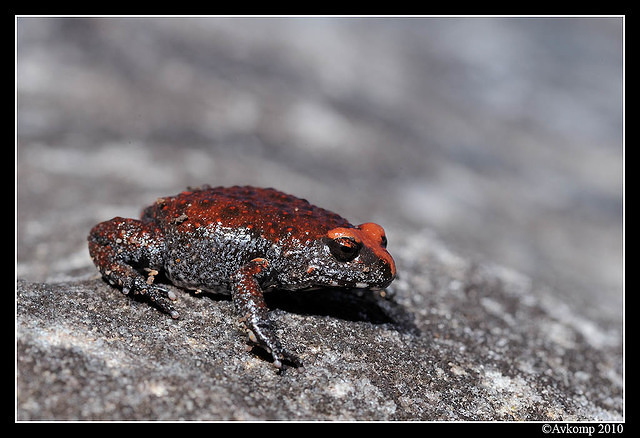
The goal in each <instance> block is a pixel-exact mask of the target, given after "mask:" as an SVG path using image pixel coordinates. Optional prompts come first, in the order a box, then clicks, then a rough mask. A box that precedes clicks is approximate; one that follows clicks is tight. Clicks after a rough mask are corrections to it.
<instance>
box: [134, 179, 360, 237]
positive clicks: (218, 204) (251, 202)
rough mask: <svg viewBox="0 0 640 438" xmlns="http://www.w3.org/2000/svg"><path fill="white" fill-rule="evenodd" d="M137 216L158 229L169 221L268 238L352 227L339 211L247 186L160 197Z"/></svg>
mask: <svg viewBox="0 0 640 438" xmlns="http://www.w3.org/2000/svg"><path fill="white" fill-rule="evenodd" d="M142 220H143V222H154V223H155V224H156V226H159V227H163V226H166V225H167V224H174V225H177V226H178V227H179V228H183V229H185V231H186V230H187V229H189V228H191V229H193V228H199V227H202V226H206V227H211V226H217V227H224V228H229V229H232V230H233V229H241V228H242V229H248V230H250V232H251V233H252V234H256V235H260V236H262V237H264V238H266V239H268V240H272V241H278V240H280V239H283V238H285V237H293V238H295V239H298V240H300V241H309V240H315V239H317V238H319V237H322V236H324V235H325V234H326V233H327V231H328V230H330V229H333V228H336V227H352V225H351V224H350V223H349V222H348V221H347V220H346V219H344V218H342V217H341V216H340V215H338V214H336V213H333V212H331V211H328V210H325V209H323V208H319V207H316V206H314V205H311V204H310V203H309V202H308V201H307V200H305V199H300V198H297V197H295V196H292V195H288V194H286V193H283V192H280V191H278V190H275V189H271V188H266V189H263V188H257V187H251V186H244V187H240V186H234V187H213V188H210V187H204V188H201V189H193V190H188V191H184V192H182V193H180V194H178V195H176V196H172V197H166V198H159V199H158V200H157V201H156V203H155V204H153V205H151V206H149V207H147V208H146V209H145V210H144V212H143V215H142Z"/></svg>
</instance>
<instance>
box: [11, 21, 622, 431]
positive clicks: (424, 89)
mask: <svg viewBox="0 0 640 438" xmlns="http://www.w3.org/2000/svg"><path fill="white" fill-rule="evenodd" d="M17 42H18V58H17V59H18V76H17V79H18V89H17V92H18V94H17V96H18V143H17V154H18V156H17V158H18V159H17V201H18V209H17V225H18V229H17V249H18V253H17V277H18V278H17V282H16V339H17V365H16V371H17V373H16V375H17V392H16V396H17V411H16V419H17V420H43V419H45V420H78V419H81V420H89V419H100V420H141V419H144V420H180V419H185V420H227V419H229V420H231V419H234V420H241V419H242V420H276V419H278V420H522V419H524V420H562V421H566V420H621V419H624V412H623V396H622V393H623V378H622V376H623V343H622V331H623V326H622V321H623V319H622V305H623V304H622V303H623V292H622V283H623V282H622V280H623V272H622V266H623V258H622V229H621V223H622V147H621V144H622V133H621V122H622V113H621V103H622V94H621V75H622V66H621V60H622V56H621V53H622V52H621V50H622V35H621V19H617V18H606V19H599V18H597V19H531V20H529V19H137V18H136V19H133V18H131V19H116V18H110V19H95V18H94V19H61V18H26V17H25V18H19V19H18V20H17ZM205 183H207V184H212V185H232V184H254V185H259V186H273V187H276V188H278V189H281V190H283V191H287V192H290V193H293V194H295V195H298V196H302V197H305V198H307V199H309V201H311V202H312V203H315V204H317V205H320V206H322V207H325V208H329V209H332V210H334V211H336V212H338V213H340V214H342V215H344V216H345V217H347V218H348V219H349V220H351V221H352V222H355V223H359V222H365V221H375V222H378V223H380V224H382V225H383V226H384V227H385V229H386V231H387V235H388V237H389V250H390V251H391V253H392V254H393V255H394V257H395V259H396V262H397V265H398V270H399V273H400V277H399V278H398V279H397V280H396V281H395V282H394V283H393V285H392V287H391V288H390V290H389V293H390V295H392V297H391V298H389V297H381V296H379V295H376V294H374V293H367V292H363V291H352V292H342V293H339V292H335V291H314V292H307V293H303V294H292V293H284V292H274V293H273V294H271V295H270V296H269V297H268V303H269V305H270V307H271V309H272V310H273V311H272V316H273V319H274V320H275V322H276V324H277V326H278V332H279V335H280V337H281V339H282V340H283V343H284V344H285V345H286V346H287V347H289V348H290V349H291V350H292V351H293V352H295V353H297V354H298V355H299V356H300V357H301V358H302V359H303V360H304V362H305V365H306V366H305V367H304V368H302V369H299V370H295V369H288V370H286V371H285V372H283V373H280V374H278V373H277V372H276V371H275V369H274V368H273V367H272V366H271V365H270V364H269V363H268V361H266V360H265V359H264V357H263V356H262V355H260V354H259V352H255V351H253V352H247V351H246V349H245V346H246V343H245V338H244V335H243V334H242V332H241V330H240V324H239V323H238V321H237V320H236V318H235V317H234V315H233V309H232V304H231V302H230V301H229V300H228V299H225V298H221V297H217V296H212V295H202V296H200V295H193V294H190V293H188V292H184V291H179V290H178V289H177V288H174V289H175V290H176V293H177V294H178V296H179V300H178V302H177V303H176V306H177V307H178V310H179V311H180V314H181V316H182V317H181V319H180V320H172V319H171V318H169V317H168V316H167V315H164V314H162V313H160V312H159V311H157V310H156V309H155V308H153V307H150V306H149V305H147V303H146V302H143V301H136V300H131V299H129V298H127V297H124V296H122V295H121V294H120V293H119V292H118V291H117V290H115V289H113V288H112V287H110V286H109V285H107V284H106V283H105V282H104V281H102V279H100V278H99V276H98V274H97V271H96V270H95V268H94V267H93V266H92V264H91V260H90V259H89V256H88V252H87V248H86V235H87V233H88V230H89V229H90V228H91V226H92V225H94V224H95V223H97V222H99V221H102V220H105V219H109V218H111V217H113V216H116V215H118V216H129V217H135V216H138V215H139V213H140V210H141V208H142V207H144V206H145V205H147V204H149V203H150V202H152V201H153V200H155V199H156V198H157V197H159V196H163V195H169V194H175V193H178V192H179V191H180V190H182V189H183V188H184V187H186V186H188V185H201V184H205Z"/></svg>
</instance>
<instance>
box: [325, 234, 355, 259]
mask: <svg viewBox="0 0 640 438" xmlns="http://www.w3.org/2000/svg"><path fill="white" fill-rule="evenodd" d="M327 244H328V245H329V249H330V250H331V254H333V256H334V257H335V258H336V259H338V260H339V261H341V262H350V261H351V260H353V259H355V258H356V257H357V256H358V253H359V252H360V248H361V246H362V245H361V244H360V243H358V242H356V241H355V240H353V239H350V238H348V237H339V238H337V239H332V240H329V241H328V242H327Z"/></svg>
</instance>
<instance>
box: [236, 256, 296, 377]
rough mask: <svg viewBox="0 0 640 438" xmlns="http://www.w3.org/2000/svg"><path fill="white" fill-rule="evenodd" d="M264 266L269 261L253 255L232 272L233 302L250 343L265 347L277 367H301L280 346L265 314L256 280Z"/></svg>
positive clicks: (262, 273) (291, 355) (261, 273)
mask: <svg viewBox="0 0 640 438" xmlns="http://www.w3.org/2000/svg"><path fill="white" fill-rule="evenodd" d="M267 266H268V262H267V261H266V260H265V259H262V258H256V259H253V260H251V261H250V262H249V263H247V264H246V265H244V266H243V267H242V268H240V269H239V270H238V271H237V272H236V273H235V274H234V275H233V277H232V283H231V296H232V299H233V304H234V306H235V308H236V312H237V313H238V315H239V316H240V319H241V320H242V321H243V322H244V325H245V326H246V328H247V331H248V333H249V339H250V340H251V342H253V343H254V344H257V345H259V346H260V347H262V348H265V349H266V350H268V351H269V353H271V356H272V357H273V364H274V365H275V366H276V367H278V368H281V367H282V366H283V362H287V363H290V364H292V365H293V366H295V367H299V366H302V362H301V361H300V359H298V358H297V357H296V356H295V355H293V354H291V353H289V352H288V351H286V350H285V349H284V348H282V345H280V341H278V338H277V337H276V335H275V333H274V330H273V326H272V323H271V321H270V320H269V317H268V314H267V311H268V309H267V305H266V304H265V302H264V297H263V296H262V289H261V288H260V284H259V283H258V278H260V277H261V276H262V275H264V271H265V269H266V268H267Z"/></svg>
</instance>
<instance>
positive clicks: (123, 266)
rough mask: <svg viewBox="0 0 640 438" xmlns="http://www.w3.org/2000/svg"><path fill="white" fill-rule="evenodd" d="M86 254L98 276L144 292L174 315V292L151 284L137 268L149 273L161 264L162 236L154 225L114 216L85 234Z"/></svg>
mask: <svg viewBox="0 0 640 438" xmlns="http://www.w3.org/2000/svg"><path fill="white" fill-rule="evenodd" d="M88 241H89V254H90V255H91V259H92V260H93V263H94V264H95V265H96V267H97V268H98V270H99V271H100V273H101V274H102V276H103V277H104V278H105V279H106V280H107V281H109V283H111V284H114V285H116V286H118V287H119V288H121V289H122V292H123V293H124V294H125V295H126V294H129V293H132V294H137V295H144V296H146V297H148V298H149V300H150V301H151V302H152V303H154V304H155V305H156V306H158V307H159V308H160V309H161V310H163V311H164V312H166V313H168V314H169V315H171V317H173V318H178V316H179V315H178V312H177V311H176V310H175V309H174V308H173V306H172V305H171V300H172V299H175V295H174V294H173V293H172V292H171V291H169V290H168V289H165V288H164V287H161V286H158V285H156V284H152V280H153V275H152V274H150V276H149V279H150V280H147V278H146V277H145V276H144V275H143V274H142V273H141V272H139V271H138V269H144V268H147V269H148V270H149V271H150V273H152V272H153V271H154V270H156V269H160V268H161V267H162V265H163V246H164V240H163V239H162V237H161V236H159V233H157V231H156V229H155V228H154V227H153V226H152V225H150V224H146V223H143V222H141V221H139V220H135V219H126V218H121V217H115V218H113V219H111V220H110V221H106V222H102V223H99V224H98V225H96V226H95V227H93V229H92V230H91V232H90V233H89V237H88Z"/></svg>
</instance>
